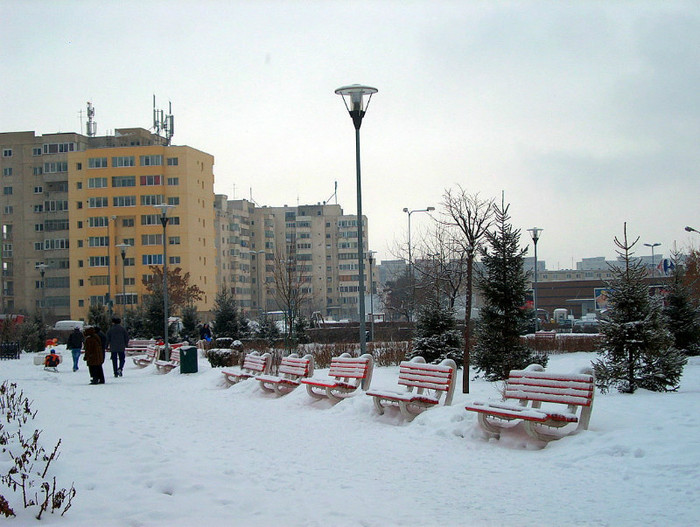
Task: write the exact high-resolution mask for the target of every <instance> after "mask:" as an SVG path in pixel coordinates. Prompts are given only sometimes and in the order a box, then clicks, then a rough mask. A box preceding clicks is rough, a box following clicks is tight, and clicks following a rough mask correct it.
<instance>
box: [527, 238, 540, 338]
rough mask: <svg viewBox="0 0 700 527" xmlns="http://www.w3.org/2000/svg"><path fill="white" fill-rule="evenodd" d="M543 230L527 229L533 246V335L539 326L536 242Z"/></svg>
mask: <svg viewBox="0 0 700 527" xmlns="http://www.w3.org/2000/svg"><path fill="white" fill-rule="evenodd" d="M543 230H544V229H540V228H538V227H533V228H531V229H528V231H529V232H530V236H532V242H533V243H534V244H535V286H534V287H533V289H532V303H533V304H534V307H535V333H537V327H538V326H539V324H538V322H539V318H538V316H537V242H538V241H539V239H540V233H541V232H542V231H543Z"/></svg>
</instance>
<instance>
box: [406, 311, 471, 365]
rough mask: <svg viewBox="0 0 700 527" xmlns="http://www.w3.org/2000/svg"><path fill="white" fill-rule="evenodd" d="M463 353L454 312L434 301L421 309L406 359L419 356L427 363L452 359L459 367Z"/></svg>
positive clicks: (460, 335)
mask: <svg viewBox="0 0 700 527" xmlns="http://www.w3.org/2000/svg"><path fill="white" fill-rule="evenodd" d="M463 353H464V349H463V347H462V334H461V332H460V331H459V330H458V329H457V321H456V320H455V316H454V312H453V311H452V310H451V309H449V308H447V307H443V306H441V305H440V304H439V303H438V302H437V301H436V300H432V301H431V302H429V303H428V305H426V306H424V307H422V308H421V310H420V311H419V312H418V320H417V321H416V336H415V337H414V338H413V349H412V351H411V353H409V354H408V357H407V358H408V359H409V360H410V359H412V358H413V357H416V356H419V355H420V356H421V357H423V358H424V359H425V362H428V363H431V362H440V361H441V360H443V359H452V360H454V361H455V362H456V363H457V366H458V367H459V366H461V364H462V358H463Z"/></svg>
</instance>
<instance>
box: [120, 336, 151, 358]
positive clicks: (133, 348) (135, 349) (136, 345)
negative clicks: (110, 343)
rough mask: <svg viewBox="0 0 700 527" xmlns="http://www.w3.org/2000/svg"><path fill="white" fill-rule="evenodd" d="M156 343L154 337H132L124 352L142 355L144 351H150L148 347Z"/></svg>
mask: <svg viewBox="0 0 700 527" xmlns="http://www.w3.org/2000/svg"><path fill="white" fill-rule="evenodd" d="M156 344H157V342H156V341H155V340H154V339H148V340H146V339H132V340H130V341H129V344H127V346H126V348H124V352H125V353H126V354H127V355H141V354H143V353H144V352H148V349H149V348H150V347H151V346H155V345H156Z"/></svg>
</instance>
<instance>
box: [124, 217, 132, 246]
mask: <svg viewBox="0 0 700 527" xmlns="http://www.w3.org/2000/svg"><path fill="white" fill-rule="evenodd" d="M133 226H134V218H123V219H122V227H133ZM124 243H126V242H124ZM131 245H133V243H132V244H131Z"/></svg>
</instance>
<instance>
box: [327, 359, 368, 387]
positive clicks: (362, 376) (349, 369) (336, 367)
mask: <svg viewBox="0 0 700 527" xmlns="http://www.w3.org/2000/svg"><path fill="white" fill-rule="evenodd" d="M373 369H374V359H373V358H372V355H370V354H369V353H365V354H364V355H362V356H361V357H352V356H351V355H350V354H349V353H343V354H342V355H340V356H339V357H333V358H332V359H331V368H330V371H329V372H328V374H329V375H330V376H331V377H335V378H336V379H342V380H345V381H346V382H349V383H352V384H353V385H354V386H357V385H358V384H359V383H361V384H362V388H363V389H365V390H367V389H368V388H369V384H370V382H371V380H372V371H373ZM353 381H354V382H353Z"/></svg>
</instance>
